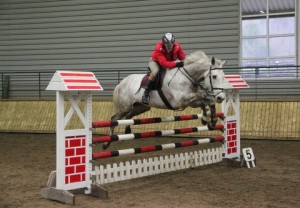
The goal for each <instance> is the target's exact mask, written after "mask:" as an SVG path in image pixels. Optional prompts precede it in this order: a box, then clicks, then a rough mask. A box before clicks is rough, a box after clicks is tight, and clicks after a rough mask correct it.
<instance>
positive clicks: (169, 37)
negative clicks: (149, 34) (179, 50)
mask: <svg viewBox="0 0 300 208" xmlns="http://www.w3.org/2000/svg"><path fill="white" fill-rule="evenodd" d="M162 42H163V43H164V44H173V43H174V42H175V37H174V35H173V34H172V33H166V34H164V35H163V37H162Z"/></svg>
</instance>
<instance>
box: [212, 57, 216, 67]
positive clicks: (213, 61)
mask: <svg viewBox="0 0 300 208" xmlns="http://www.w3.org/2000/svg"><path fill="white" fill-rule="evenodd" d="M215 63H216V60H215V57H212V59H211V65H215Z"/></svg>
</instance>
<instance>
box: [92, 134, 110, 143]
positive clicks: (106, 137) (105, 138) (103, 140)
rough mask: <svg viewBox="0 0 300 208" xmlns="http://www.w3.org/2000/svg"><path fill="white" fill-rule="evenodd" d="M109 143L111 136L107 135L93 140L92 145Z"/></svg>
mask: <svg viewBox="0 0 300 208" xmlns="http://www.w3.org/2000/svg"><path fill="white" fill-rule="evenodd" d="M110 141H111V136H109V135H107V136H101V137H94V138H93V143H103V142H110Z"/></svg>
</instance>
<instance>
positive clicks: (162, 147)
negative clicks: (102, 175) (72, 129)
mask: <svg viewBox="0 0 300 208" xmlns="http://www.w3.org/2000/svg"><path fill="white" fill-rule="evenodd" d="M223 141H224V137H223V136H216V137H213V138H205V139H192V140H187V141H182V142H177V143H169V144H161V145H153V146H143V147H137V148H131V149H123V150H115V151H104V152H95V153H93V154H92V159H93V160H97V159H103V158H109V157H118V156H122V155H133V154H139V153H145V152H154V151H160V150H166V149H175V148H180V147H188V146H194V145H199V144H206V143H212V142H223Z"/></svg>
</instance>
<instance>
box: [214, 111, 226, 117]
mask: <svg viewBox="0 0 300 208" xmlns="http://www.w3.org/2000/svg"><path fill="white" fill-rule="evenodd" d="M216 116H217V117H224V113H222V112H216Z"/></svg>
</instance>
